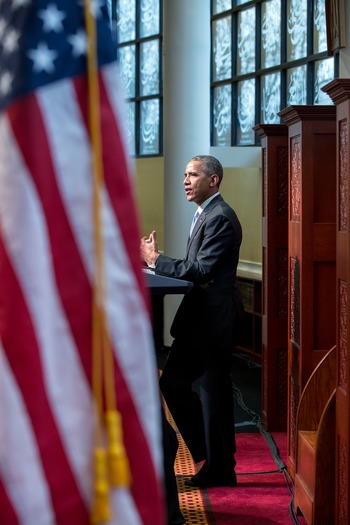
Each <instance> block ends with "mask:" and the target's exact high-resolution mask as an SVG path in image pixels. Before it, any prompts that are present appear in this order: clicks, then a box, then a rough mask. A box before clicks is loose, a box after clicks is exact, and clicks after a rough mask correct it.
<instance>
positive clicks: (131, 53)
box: [118, 46, 135, 98]
mask: <svg viewBox="0 0 350 525" xmlns="http://www.w3.org/2000/svg"><path fill="white" fill-rule="evenodd" d="M118 57H119V63H120V71H121V78H122V83H123V86H124V92H125V96H126V97H127V98H132V97H134V96H135V46H124V47H120V48H119V49H118Z"/></svg>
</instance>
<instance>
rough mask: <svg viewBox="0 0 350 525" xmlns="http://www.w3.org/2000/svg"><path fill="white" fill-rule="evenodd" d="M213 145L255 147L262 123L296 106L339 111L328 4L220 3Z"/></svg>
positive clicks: (292, 0)
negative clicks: (329, 87) (333, 90)
mask: <svg viewBox="0 0 350 525" xmlns="http://www.w3.org/2000/svg"><path fill="white" fill-rule="evenodd" d="M211 20H212V33H211V34H212V77H211V94H212V96H211V115H212V118H211V144H212V145H213V146H236V145H241V146H243V145H253V144H256V143H258V140H259V139H258V137H257V136H256V134H255V133H254V131H253V127H254V126H255V125H256V124H259V123H261V124H276V123H279V122H280V118H279V116H278V113H279V112H280V111H281V110H282V109H283V108H285V107H287V106H289V105H292V104H295V105H299V104H332V101H331V100H330V98H329V96H328V95H327V94H325V93H324V92H323V91H322V87H323V86H324V85H325V84H327V83H328V82H330V81H331V80H332V79H333V78H335V77H336V76H338V75H339V56H338V54H335V55H334V56H331V57H330V56H329V55H328V52H327V33H326V10H325V0H212V18H211Z"/></svg>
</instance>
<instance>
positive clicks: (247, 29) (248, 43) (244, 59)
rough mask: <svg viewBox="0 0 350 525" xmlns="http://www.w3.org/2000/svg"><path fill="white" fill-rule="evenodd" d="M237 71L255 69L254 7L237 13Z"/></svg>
mask: <svg viewBox="0 0 350 525" xmlns="http://www.w3.org/2000/svg"><path fill="white" fill-rule="evenodd" d="M237 53H238V55H237V73H238V74H239V75H243V74H244V73H250V72H252V71H254V70H255V8H254V7H253V8H252V9H245V10H244V11H240V12H239V14H238V42H237Z"/></svg>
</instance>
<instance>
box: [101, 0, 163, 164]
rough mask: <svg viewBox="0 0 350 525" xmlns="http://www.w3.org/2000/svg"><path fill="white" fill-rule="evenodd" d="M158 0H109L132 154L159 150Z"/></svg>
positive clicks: (159, 66)
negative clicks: (114, 28)
mask: <svg viewBox="0 0 350 525" xmlns="http://www.w3.org/2000/svg"><path fill="white" fill-rule="evenodd" d="M161 1H162V0H110V8H111V13H112V19H113V20H114V21H115V26H116V38H117V48H118V58H119V63H120V69H121V77H122V82H123V87H124V92H125V96H126V99H127V105H128V107H127V138H128V142H129V147H130V151H131V153H132V154H133V155H135V156H138V157H139V156H150V155H152V156H155V155H160V154H161V153H162V136H161V133H160V130H161V128H162V125H161V115H162V110H161V105H162V93H161V86H162V82H161V72H162V64H161V61H162V55H161V43H162V33H161V26H162V24H161Z"/></svg>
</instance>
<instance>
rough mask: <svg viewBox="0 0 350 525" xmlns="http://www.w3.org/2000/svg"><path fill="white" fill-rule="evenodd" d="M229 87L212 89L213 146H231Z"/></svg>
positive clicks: (230, 98) (230, 91) (230, 90)
mask: <svg viewBox="0 0 350 525" xmlns="http://www.w3.org/2000/svg"><path fill="white" fill-rule="evenodd" d="M231 93H232V88H231V85H226V86H219V87H216V88H215V89H214V102H213V130H214V133H213V145H214V146H231V127H232V124H231V100H232V97H231Z"/></svg>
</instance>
